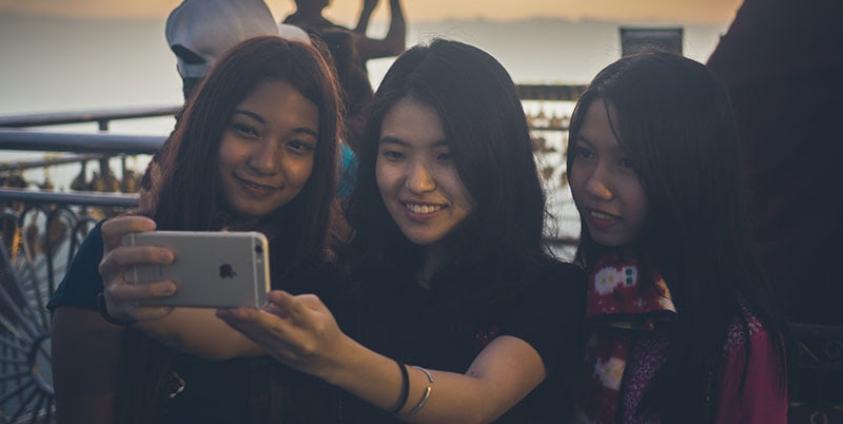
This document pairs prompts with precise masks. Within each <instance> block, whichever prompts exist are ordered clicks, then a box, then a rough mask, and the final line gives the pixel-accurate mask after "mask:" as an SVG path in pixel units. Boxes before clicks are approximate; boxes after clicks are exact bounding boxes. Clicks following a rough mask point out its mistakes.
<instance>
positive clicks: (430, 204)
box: [375, 98, 474, 246]
mask: <svg viewBox="0 0 843 424" xmlns="http://www.w3.org/2000/svg"><path fill="white" fill-rule="evenodd" d="M375 174H376V178H377V184H378V189H379V190H380V194H381V198H382V199H383V202H384V204H385V205H386V209H387V210H388V211H389V214H390V215H391V216H392V219H393V220H395V223H396V224H398V227H399V228H400V229H401V232H402V233H403V234H404V236H405V237H407V238H408V239H409V240H410V241H411V242H413V243H415V244H418V245H422V246H430V245H433V244H435V243H437V242H439V241H441V240H442V239H443V238H445V237H446V236H447V235H448V234H449V233H451V231H453V230H454V228H456V227H457V225H459V224H460V223H461V222H462V221H463V220H465V218H467V217H468V216H469V215H470V214H471V212H472V210H473V208H474V205H473V203H474V202H473V200H472V199H471V195H470V194H469V193H468V190H467V189H466V187H465V185H463V183H462V181H461V180H460V177H459V174H458V173H457V168H456V165H455V164H454V161H453V159H452V158H451V153H450V149H449V147H448V144H447V140H446V138H445V131H444V129H443V128H442V121H441V120H440V119H439V114H438V113H437V112H436V110H434V109H433V108H431V107H430V106H428V105H426V104H424V103H421V102H419V101H417V100H414V99H411V98H404V99H402V100H401V101H399V102H398V103H396V104H395V105H394V106H393V107H392V108H391V109H390V110H389V112H387V114H386V115H385V116H384V120H383V123H382V125H381V134H380V142H379V145H378V157H377V163H376V165H375Z"/></svg>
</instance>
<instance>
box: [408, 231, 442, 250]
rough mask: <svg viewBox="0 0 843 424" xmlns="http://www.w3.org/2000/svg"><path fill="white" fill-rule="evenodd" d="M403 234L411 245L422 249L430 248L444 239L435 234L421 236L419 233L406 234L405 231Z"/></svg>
mask: <svg viewBox="0 0 843 424" xmlns="http://www.w3.org/2000/svg"><path fill="white" fill-rule="evenodd" d="M402 234H404V237H406V238H407V240H409V241H410V242H411V243H413V244H415V245H417V246H422V247H425V246H430V245H432V244H435V243H436V242H438V241H439V240H441V239H442V237H439V236H437V235H435V234H419V233H417V232H415V233H414V232H410V233H406V232H403V231H402Z"/></svg>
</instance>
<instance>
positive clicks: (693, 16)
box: [0, 0, 741, 25]
mask: <svg viewBox="0 0 843 424" xmlns="http://www.w3.org/2000/svg"><path fill="white" fill-rule="evenodd" d="M179 3H180V0H144V1H141V2H138V1H135V0H27V1H20V0H0V13H3V12H27V13H30V14H52V15H58V16H77V17H96V18H98V19H120V18H137V19H145V18H146V19H164V18H166V16H167V15H168V14H169V12H170V11H171V10H173V8H175V7H176V6H177V5H178V4H179ZM361 3H362V2H361V1H360V0H334V1H331V2H330V5H329V6H328V8H327V9H326V10H325V15H326V16H328V17H329V18H331V19H333V20H335V21H337V22H338V23H341V24H352V21H354V20H355V19H356V17H357V15H358V13H359V10H360V7H361ZM387 3H388V2H387V0H381V1H380V5H379V6H378V7H377V9H376V11H375V13H374V15H373V20H374V21H376V22H382V21H385V20H386V19H387V16H388V13H387V9H388V7H387ZM402 3H403V6H404V10H405V12H406V15H407V17H408V18H409V20H410V21H411V22H412V21H415V22H436V21H440V20H443V19H450V18H454V19H474V18H477V17H482V18H484V19H491V20H496V21H512V20H520V19H524V18H530V17H558V18H564V19H571V20H574V21H579V20H597V21H612V22H614V21H624V22H640V23H653V22H659V23H665V22H668V23H677V24H682V25H692V24H726V23H728V22H730V21H731V20H732V18H733V17H734V15H735V12H736V11H737V9H738V8H739V6H740V4H741V0H706V1H701V0H626V1H617V0H591V1H588V2H583V1H581V0H519V1H517V2H513V1H512V0H484V1H483V2H477V1H460V2H454V1H452V0H425V1H407V0H404V1H403V2H402ZM266 4H267V6H268V7H269V9H270V10H271V11H272V13H273V15H275V17H276V18H277V19H283V17H284V16H286V15H287V14H289V13H291V12H292V11H293V10H294V9H295V7H294V6H293V1H292V0H268V1H266Z"/></svg>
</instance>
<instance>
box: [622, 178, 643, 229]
mask: <svg viewBox="0 0 843 424" xmlns="http://www.w3.org/2000/svg"><path fill="white" fill-rule="evenodd" d="M626 191H627V193H628V195H627V198H626V203H627V205H629V208H630V209H632V211H633V212H634V214H635V217H636V218H637V219H636V221H637V222H638V223H639V224H640V223H643V222H644V220H646V219H647V210H648V205H649V202H648V201H647V194H646V193H645V192H644V189H643V187H641V184H640V183H638V181H635V182H634V183H630V185H629V187H627V188H626Z"/></svg>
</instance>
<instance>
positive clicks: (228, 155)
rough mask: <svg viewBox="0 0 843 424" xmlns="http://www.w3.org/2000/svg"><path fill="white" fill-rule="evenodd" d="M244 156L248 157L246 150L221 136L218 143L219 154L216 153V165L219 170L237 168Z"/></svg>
mask: <svg viewBox="0 0 843 424" xmlns="http://www.w3.org/2000/svg"><path fill="white" fill-rule="evenodd" d="M244 156H248V152H247V151H246V149H243V148H242V147H241V146H240V145H239V144H238V143H237V142H236V141H232V140H229V139H228V137H226V136H225V135H223V138H222V140H221V141H220V148H219V152H218V153H217V163H219V167H220V169H223V168H230V167H234V166H237V164H238V163H240V162H242V161H243V160H244V158H243V157H244Z"/></svg>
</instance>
